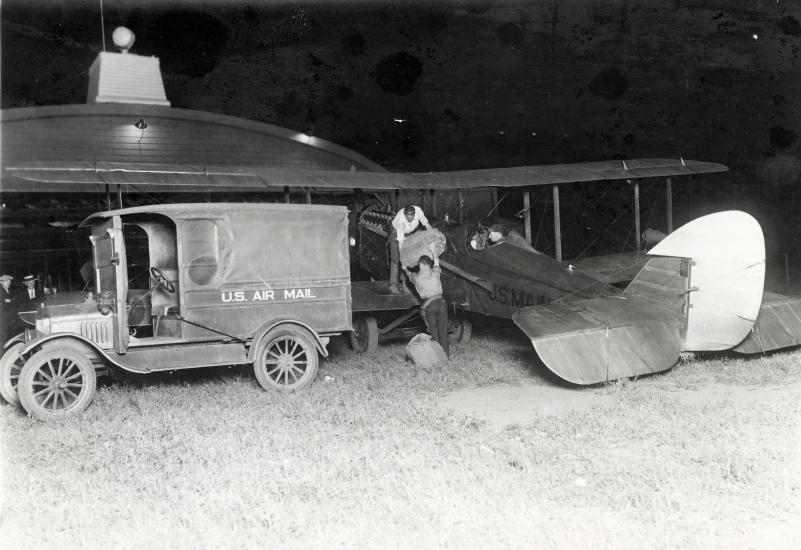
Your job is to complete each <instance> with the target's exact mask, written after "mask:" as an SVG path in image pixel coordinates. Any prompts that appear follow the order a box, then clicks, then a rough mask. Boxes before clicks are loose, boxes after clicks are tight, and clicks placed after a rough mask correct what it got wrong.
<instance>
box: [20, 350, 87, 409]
mask: <svg viewBox="0 0 801 550" xmlns="http://www.w3.org/2000/svg"><path fill="white" fill-rule="evenodd" d="M96 384H97V375H96V374H95V368H94V366H93V365H92V362H91V361H90V360H89V358H87V357H86V356H85V355H84V354H82V353H81V352H80V351H78V350H76V349H75V348H69V347H52V348H45V349H43V350H41V351H39V352H37V353H34V354H33V355H32V356H31V358H30V359H28V360H27V361H25V365H24V366H23V367H22V371H21V372H20V375H19V384H18V385H17V395H18V396H19V401H20V404H21V405H22V408H23V409H25V412H27V413H28V414H29V415H30V416H33V417H34V418H38V419H39V420H50V419H54V418H64V417H67V416H74V415H76V414H78V413H80V412H81V411H83V410H84V409H86V407H88V406H89V403H91V402H92V398H94V395H95V387H96Z"/></svg>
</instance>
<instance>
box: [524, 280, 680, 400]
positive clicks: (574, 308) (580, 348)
mask: <svg viewBox="0 0 801 550" xmlns="http://www.w3.org/2000/svg"><path fill="white" fill-rule="evenodd" d="M682 299H683V298H682V296H681V295H679V294H676V293H673V294H670V293H664V294H657V295H656V299H652V298H644V297H640V296H609V297H601V298H593V299H589V300H578V301H574V302H568V303H565V304H552V305H549V306H535V307H529V308H524V309H521V310H519V311H517V312H516V313H515V314H514V315H513V317H512V319H513V320H514V322H515V324H516V325H517V326H518V327H520V329H521V330H522V331H523V332H524V333H525V334H526V335H527V336H528V337H529V338H531V342H532V344H533V345H534V349H535V350H536V351H537V354H538V355H539V357H540V359H541V360H542V362H543V363H544V364H545V366H546V367H548V368H549V369H550V370H551V371H552V372H553V373H555V374H556V375H558V376H559V377H561V378H563V379H565V380H567V381H568V382H572V383H574V384H597V383H601V382H606V381H609V380H615V379H617V378H628V377H632V376H640V375H644V374H650V373H654V372H660V371H664V370H667V369H669V368H670V367H671V366H673V364H674V363H675V362H676V360H677V359H678V357H679V354H680V352H681V334H680V325H681V323H680V317H681V308H680V307H676V304H677V302H678V301H680V300H682Z"/></svg>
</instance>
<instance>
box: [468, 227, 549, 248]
mask: <svg viewBox="0 0 801 550" xmlns="http://www.w3.org/2000/svg"><path fill="white" fill-rule="evenodd" d="M503 242H510V243H514V244H516V245H518V246H522V247H524V248H526V249H528V250H533V251H535V252H539V251H538V250H536V249H535V248H534V247H532V246H531V245H530V244H529V243H528V241H527V240H526V238H525V237H524V236H523V235H522V234H521V233H520V232H519V231H518V230H517V229H516V228H514V227H510V226H508V225H504V224H493V225H491V226H489V227H485V226H478V227H477V228H476V229H475V231H473V232H472V234H471V235H470V247H471V248H472V249H473V250H486V249H487V248H490V247H492V246H495V245H497V244H500V243H503Z"/></svg>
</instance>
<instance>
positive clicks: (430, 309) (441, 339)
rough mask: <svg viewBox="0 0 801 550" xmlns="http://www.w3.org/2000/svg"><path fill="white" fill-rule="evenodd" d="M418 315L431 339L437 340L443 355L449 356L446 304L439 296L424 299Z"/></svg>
mask: <svg viewBox="0 0 801 550" xmlns="http://www.w3.org/2000/svg"><path fill="white" fill-rule="evenodd" d="M420 315H421V316H422V317H423V321H425V323H426V328H428V333H429V334H430V335H431V339H432V340H434V341H435V342H438V343H439V345H440V346H442V349H443V350H445V355H447V356H448V357H450V356H451V354H450V349H449V342H448V304H447V303H446V302H445V300H444V299H443V298H442V297H441V296H439V297H437V298H434V299H433V300H431V301H430V302H429V301H426V303H424V304H423V307H422V308H420Z"/></svg>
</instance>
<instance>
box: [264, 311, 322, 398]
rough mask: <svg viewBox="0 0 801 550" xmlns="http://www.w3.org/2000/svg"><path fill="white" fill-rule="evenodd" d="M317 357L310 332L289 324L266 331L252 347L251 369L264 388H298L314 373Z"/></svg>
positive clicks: (305, 384) (314, 374) (303, 386)
mask: <svg viewBox="0 0 801 550" xmlns="http://www.w3.org/2000/svg"><path fill="white" fill-rule="evenodd" d="M318 363H319V358H318V356H317V349H316V348H315V347H314V341H313V340H312V336H311V335H310V334H309V333H308V331H306V330H305V329H303V328H301V327H297V326H293V325H286V326H283V327H278V328H276V329H273V330H272V331H270V332H268V333H267V334H266V335H264V337H263V338H262V339H261V341H260V342H259V345H258V348H256V357H255V360H254V362H253V372H254V373H255V375H256V380H258V381H259V384H261V387H263V388H264V389H266V390H267V389H279V390H285V391H291V390H302V389H303V388H305V387H306V386H308V385H309V384H311V383H312V381H313V380H314V377H315V376H316V375H317V366H318Z"/></svg>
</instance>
